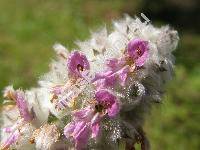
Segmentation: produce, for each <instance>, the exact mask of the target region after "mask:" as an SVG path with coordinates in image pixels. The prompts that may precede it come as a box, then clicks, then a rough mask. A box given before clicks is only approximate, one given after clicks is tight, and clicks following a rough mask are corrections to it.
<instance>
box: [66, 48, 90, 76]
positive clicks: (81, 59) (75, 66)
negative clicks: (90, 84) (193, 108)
mask: <svg viewBox="0 0 200 150" xmlns="http://www.w3.org/2000/svg"><path fill="white" fill-rule="evenodd" d="M67 67H68V70H69V74H70V75H71V76H73V77H82V75H81V72H82V71H84V70H89V68H90V65H89V62H88V60H87V58H86V56H85V55H83V54H82V53H80V52H78V51H74V52H72V53H71V54H70V55H69V57H68V61H67Z"/></svg>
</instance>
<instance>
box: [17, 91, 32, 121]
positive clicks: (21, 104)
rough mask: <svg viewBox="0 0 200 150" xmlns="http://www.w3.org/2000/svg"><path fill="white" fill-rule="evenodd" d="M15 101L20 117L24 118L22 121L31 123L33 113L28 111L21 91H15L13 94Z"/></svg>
mask: <svg viewBox="0 0 200 150" xmlns="http://www.w3.org/2000/svg"><path fill="white" fill-rule="evenodd" d="M15 101H16V105H17V107H18V109H19V112H20V116H21V117H22V118H24V121H31V120H32V119H33V113H31V112H29V110H28V105H27V102H26V100H25V95H24V92H23V91H20V90H17V91H16V92H15Z"/></svg>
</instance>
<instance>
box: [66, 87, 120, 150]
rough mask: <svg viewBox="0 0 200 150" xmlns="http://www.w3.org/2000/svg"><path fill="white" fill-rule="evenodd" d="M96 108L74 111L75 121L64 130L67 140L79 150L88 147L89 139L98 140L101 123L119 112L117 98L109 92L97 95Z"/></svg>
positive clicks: (101, 92)
mask: <svg viewBox="0 0 200 150" xmlns="http://www.w3.org/2000/svg"><path fill="white" fill-rule="evenodd" d="M95 99H96V101H95V106H94V107H86V108H84V109H80V110H78V111H74V112H73V114H72V116H73V121H72V122H70V123H68V124H67V125H66V126H65V128H64V135H65V137H66V138H70V139H72V141H73V142H74V143H75V148H76V149H77V150H79V149H83V148H85V147H86V145H87V144H86V143H87V142H88V140H89V138H90V137H91V138H97V137H98V135H99V132H100V122H101V120H102V118H103V117H104V116H105V115H106V114H108V116H109V117H111V118H112V117H115V116H116V115H117V114H118V112H119V103H118V101H117V97H116V96H114V95H113V94H112V93H110V92H109V91H107V90H99V91H97V92H96V93H95Z"/></svg>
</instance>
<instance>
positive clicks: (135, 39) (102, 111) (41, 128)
mask: <svg viewBox="0 0 200 150" xmlns="http://www.w3.org/2000/svg"><path fill="white" fill-rule="evenodd" d="M177 43H178V35H177V32H176V31H174V30H171V29H170V28H169V27H168V26H166V27H161V28H155V27H153V26H152V25H151V24H144V23H142V22H141V21H139V19H138V18H136V19H133V18H131V17H129V16H126V17H125V18H124V19H122V20H119V21H116V22H114V29H113V31H112V32H111V33H109V34H108V32H107V30H106V29H105V28H103V29H101V30H99V31H98V32H95V33H92V37H91V39H90V40H87V41H85V42H77V45H78V46H79V50H73V51H71V52H69V51H68V50H67V49H66V48H65V47H64V46H62V45H60V44H55V46H54V49H55V51H56V53H57V55H58V58H57V60H56V61H53V62H52V63H51V68H50V69H51V70H50V72H49V73H47V74H45V75H44V76H42V77H41V78H40V80H39V86H38V87H37V88H33V89H30V90H26V91H22V90H14V89H13V87H12V86H8V87H7V88H5V90H4V98H5V101H4V106H3V109H2V113H1V120H2V121H3V122H2V126H1V129H2V130H1V147H0V149H2V150H5V149H8V148H14V149H38V150H40V149H77V150H83V149H87V148H88V149H104V148H105V149H108V148H110V149H118V146H119V144H122V143H125V144H124V145H125V146H126V149H134V144H135V143H140V144H141V148H142V149H148V147H149V143H148V140H147V138H146V136H145V134H144V132H143V130H142V125H143V119H144V113H145V112H147V111H148V110H149V108H150V106H151V105H153V104H154V103H155V102H156V103H157V102H160V101H161V97H162V95H163V93H164V92H163V91H164V85H165V83H166V81H168V80H169V79H170V78H171V77H172V73H173V55H172V53H171V52H172V51H173V50H174V49H175V48H176V45H177Z"/></svg>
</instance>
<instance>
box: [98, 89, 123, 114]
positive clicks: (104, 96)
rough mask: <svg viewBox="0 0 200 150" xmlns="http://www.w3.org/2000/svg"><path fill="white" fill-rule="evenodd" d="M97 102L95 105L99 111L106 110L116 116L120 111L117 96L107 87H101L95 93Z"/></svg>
mask: <svg viewBox="0 0 200 150" xmlns="http://www.w3.org/2000/svg"><path fill="white" fill-rule="evenodd" d="M95 99H96V101H97V104H96V106H95V108H96V111H97V112H102V110H103V111H105V113H107V114H108V116H109V117H115V116H116V115H117V114H118V113H119V110H120V108H119V102H118V100H117V97H116V96H115V95H113V94H112V93H111V92H109V91H108V90H105V89H101V90H99V91H97V92H96V93H95Z"/></svg>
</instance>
